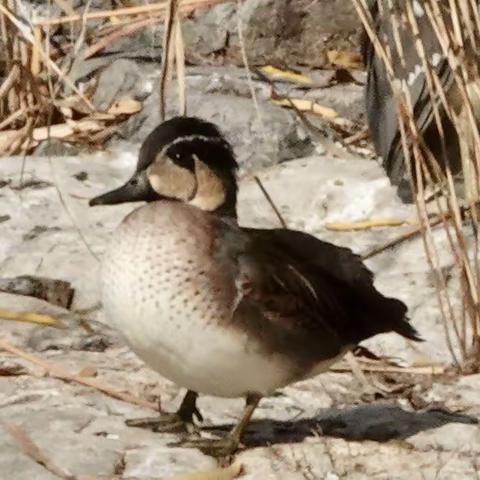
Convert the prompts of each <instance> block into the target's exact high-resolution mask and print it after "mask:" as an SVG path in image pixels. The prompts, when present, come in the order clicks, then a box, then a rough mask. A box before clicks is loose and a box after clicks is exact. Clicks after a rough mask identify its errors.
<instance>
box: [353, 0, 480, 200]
mask: <svg viewBox="0 0 480 480" xmlns="http://www.w3.org/2000/svg"><path fill="white" fill-rule="evenodd" d="M427 3H428V2H427ZM427 7H428V5H427V4H426V3H424V2H423V1H419V0H413V2H412V4H411V8H412V14H413V17H414V21H415V22H416V23H417V26H418V33H414V32H413V31H412V28H411V27H410V25H409V23H408V21H407V19H406V9H405V2H403V1H402V2H393V4H391V2H390V1H388V2H387V1H386V0H370V1H369V2H368V8H369V12H370V15H371V18H372V25H373V26H374V29H373V30H374V33H375V34H376V35H377V36H378V37H379V38H380V39H381V41H382V44H383V45H384V46H385V48H386V50H387V51H390V53H391V65H392V73H393V78H394V80H395V82H398V85H400V86H401V90H402V92H403V94H404V95H406V98H410V99H411V105H412V112H413V117H414V120H415V123H416V126H417V128H418V131H419V133H420V135H421V136H422V139H423V142H424V145H425V148H426V150H427V151H429V152H430V153H431V154H432V158H433V160H434V166H431V167H430V172H431V173H433V178H437V179H439V180H441V178H442V177H443V176H444V174H445V172H446V169H447V167H448V168H449V169H450V171H451V173H452V175H453V177H454V180H455V183H456V191H457V193H458V194H459V195H460V197H461V198H466V197H472V196H474V194H473V193H472V192H474V191H476V190H477V188H476V187H474V186H471V185H470V186H468V185H463V175H462V172H463V170H465V169H467V168H469V167H467V166H465V165H463V164H462V157H465V158H467V157H469V156H470V155H471V154H472V152H474V148H475V147H474V136H473V133H472V134H467V132H469V131H470V130H471V127H470V126H469V125H468V112H467V109H466V108H465V103H464V101H463V98H462V95H461V93H460V89H459V86H458V84H457V82H456V81H455V79H454V74H453V71H452V68H451V65H450V63H449V61H448V59H447V57H446V56H445V54H444V53H443V49H442V46H441V43H440V41H439V39H438V37H437V34H436V31H435V28H434V27H433V26H432V23H431V21H430V16H429V14H428V13H427ZM450 7H451V5H450V2H449V1H448V0H440V1H439V2H437V8H438V9H439V12H440V16H441V18H442V21H443V22H445V25H447V26H448V28H450V29H452V20H451V18H452V14H451V11H450ZM392 18H395V19H396V24H397V25H398V32H399V33H398V38H399V39H400V43H401V46H402V52H401V54H400V52H399V49H398V47H397V41H396V38H395V33H394V32H395V28H394V22H393V21H392ZM418 39H420V40H421V44H422V48H423V49H424V52H425V58H426V61H427V62H429V64H430V67H431V69H432V70H433V71H435V72H436V74H437V75H438V79H439V84H440V85H441V88H442V90H443V91H444V92H445V96H446V100H447V102H448V104H449V105H450V106H451V108H452V110H453V112H454V113H455V115H457V116H458V119H459V121H461V122H465V125H466V126H465V128H463V127H462V128H461V130H462V131H465V132H466V133H465V135H464V137H465V138H464V139H465V140H466V147H465V146H464V145H462V142H461V140H460V138H459V134H458V131H457V128H456V127H455V124H454V122H453V121H452V119H451V118H450V116H449V115H448V114H447V112H446V110H445V108H444V107H443V105H442V102H441V100H440V97H439V95H435V98H432V95H431V93H430V89H429V88H428V85H427V79H426V74H425V68H424V65H423V63H422V60H421V58H420V57H419V54H418V52H417V47H416V44H417V43H418ZM468 48H469V42H468V41H466V40H465V49H468ZM360 49H361V55H362V57H363V63H364V66H365V69H366V72H367V77H366V86H365V104H366V118H367V124H368V129H369V132H370V136H371V139H372V142H373V146H374V150H375V153H376V154H377V156H378V157H380V158H381V162H382V166H383V168H384V169H385V172H386V174H387V176H388V178H389V179H390V182H391V184H392V185H394V186H395V187H396V188H397V193H398V196H399V197H400V199H401V200H402V201H403V202H405V203H412V202H413V201H414V200H415V195H416V191H415V190H416V184H417V183H416V182H417V181H418V179H416V178H414V185H413V188H412V184H411V181H410V175H409V173H408V171H409V166H408V164H407V162H408V159H406V158H405V152H404V149H403V147H402V137H401V133H400V128H399V120H398V119H399V113H398V110H397V106H396V101H395V98H394V94H393V90H392V86H391V82H390V80H389V78H388V75H387V70H386V67H385V64H384V62H383V60H382V58H381V57H380V56H379V55H378V53H377V52H376V50H375V48H374V45H373V43H372V42H371V39H370V37H369V35H368V34H367V31H366V30H365V29H363V31H362V34H361V41H360ZM470 53H471V54H472V56H473V52H470ZM475 83H477V84H476V86H475ZM479 86H480V85H479V84H478V82H475V81H468V82H467V85H466V87H467V92H468V93H467V94H468V96H469V97H470V101H471V102H472V107H473V114H474V116H475V119H476V122H477V124H480V96H479V94H478V92H479V90H478V88H479ZM436 109H438V123H437V119H436V116H435V110H436ZM439 127H441V128H439ZM441 132H443V133H441ZM467 137H468V138H467ZM443 139H445V140H443ZM462 148H467V149H468V150H462ZM412 158H413V157H412ZM437 167H438V168H437ZM435 171H437V172H438V173H434V172H435ZM437 184H438V182H437ZM434 187H435V186H434ZM437 187H438V185H437ZM434 189H435V188H434Z"/></svg>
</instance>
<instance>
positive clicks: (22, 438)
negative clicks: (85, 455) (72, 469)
mask: <svg viewBox="0 0 480 480" xmlns="http://www.w3.org/2000/svg"><path fill="white" fill-rule="evenodd" d="M5 429H6V430H7V432H8V433H9V434H10V435H11V436H12V437H13V438H14V439H15V440H16V442H17V443H18V444H19V445H20V447H21V448H22V450H23V452H24V453H25V454H26V455H28V456H29V457H30V458H32V459H33V460H34V461H35V462H37V463H38V464H39V465H41V466H42V467H45V469H47V470H48V471H49V472H50V473H53V475H56V476H57V477H60V478H63V479H64V480H76V478H77V477H76V476H75V475H72V474H71V473H69V472H67V471H66V470H64V469H63V468H60V467H59V466H58V465H56V464H55V463H54V462H53V461H52V460H50V458H49V457H48V456H47V455H46V454H45V453H44V452H43V451H42V450H41V449H40V447H39V446H38V445H37V444H36V443H35V442H34V441H33V440H32V439H31V438H30V436H29V435H28V434H27V432H25V430H23V428H21V427H20V426H19V425H17V424H16V423H13V422H8V423H6V424H5Z"/></svg>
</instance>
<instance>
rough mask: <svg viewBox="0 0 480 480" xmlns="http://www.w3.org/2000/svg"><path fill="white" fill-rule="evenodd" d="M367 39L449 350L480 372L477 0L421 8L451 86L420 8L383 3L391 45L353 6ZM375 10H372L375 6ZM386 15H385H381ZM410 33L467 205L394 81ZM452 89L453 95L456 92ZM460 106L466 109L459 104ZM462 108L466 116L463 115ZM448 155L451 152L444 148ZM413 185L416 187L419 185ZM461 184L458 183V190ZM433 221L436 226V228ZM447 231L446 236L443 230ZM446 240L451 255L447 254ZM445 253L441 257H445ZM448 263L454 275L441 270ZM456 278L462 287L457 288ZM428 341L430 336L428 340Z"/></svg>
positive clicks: (360, 4)
mask: <svg viewBox="0 0 480 480" xmlns="http://www.w3.org/2000/svg"><path fill="white" fill-rule="evenodd" d="M353 2H354V5H355V8H356V10H357V12H358V14H359V16H360V19H361V21H362V23H363V25H364V28H365V30H366V33H367V34H368V36H369V38H370V40H371V41H372V43H373V46H374V48H375V53H376V55H377V56H378V57H379V58H381V59H382V61H383V63H384V64H385V68H386V72H387V76H388V79H389V82H390V85H391V87H392V91H393V93H394V99H395V105H396V108H397V112H398V119H399V128H400V134H401V143H402V149H403V153H404V158H405V162H406V167H407V170H408V173H409V176H410V180H411V185H412V188H413V189H414V191H415V193H416V197H415V203H416V208H417V213H418V217H419V220H420V230H421V233H422V236H423V240H424V246H425V251H426V256H427V259H428V262H429V264H430V268H431V271H432V273H433V277H434V279H435V286H436V291H437V296H438V301H439V307H440V311H441V318H442V326H443V330H444V332H445V337H446V343H447V345H448V349H449V351H450V354H451V357H452V360H453V363H454V365H455V366H456V367H457V368H458V369H459V370H461V371H464V372H470V371H478V370H479V369H480V308H479V294H480V283H479V282H480V268H479V259H478V248H479V244H478V226H479V224H478V200H479V186H480V173H479V172H480V158H479V157H480V148H479V147H480V137H479V132H478V125H477V121H476V117H475V106H476V102H478V99H480V91H479V87H478V85H479V83H478V82H479V80H480V79H479V72H478V68H477V67H478V64H479V61H478V60H479V59H478V57H477V55H476V52H478V51H479V50H478V47H479V45H480V18H479V12H478V6H477V1H476V0H445V1H441V2H439V1H438V0H424V1H423V2H421V5H422V7H423V9H424V11H425V15H426V16H427V17H426V18H428V20H429V21H430V22H431V25H432V27H433V31H434V33H435V35H436V37H437V38H438V41H439V44H440V46H441V50H442V54H443V55H444V56H445V58H446V59H447V62H448V64H449V67H450V69H451V76H450V78H449V81H445V77H442V78H441V77H440V75H439V72H438V69H435V68H434V67H433V66H432V63H433V62H432V59H431V58H429V55H430V54H429V53H428V49H427V48H426V47H425V45H424V43H423V40H424V39H423V38H422V36H421V35H420V29H419V25H418V18H417V17H416V16H415V5H414V0H401V1H400V2H399V1H398V0H385V1H384V2H379V4H380V15H382V14H383V13H387V14H388V15H389V18H390V22H391V28H392V33H393V35H392V36H393V39H394V41H393V42H390V43H388V42H385V41H383V38H380V37H379V34H378V33H377V30H376V25H375V20H374V19H373V18H372V16H371V14H370V11H369V8H368V6H369V5H368V2H367V1H366V0H353ZM370 3H371V2H370ZM382 8H384V9H387V12H382V11H381V9H382ZM403 26H406V28H408V29H409V30H410V31H411V32H412V34H413V36H414V38H415V48H416V51H417V53H418V55H419V58H420V62H421V67H422V71H423V72H424V74H425V81H426V88H427V91H428V93H429V96H430V98H431V99H434V100H433V101H432V109H433V119H434V121H435V123H436V125H437V127H438V130H439V134H440V139H441V142H442V144H443V146H444V147H446V145H447V143H448V141H449V139H448V138H445V134H444V131H443V129H442V123H441V116H442V115H448V117H449V118H450V119H451V121H452V122H453V124H454V126H455V129H456V131H457V133H458V135H459V139H460V143H461V157H462V158H461V161H462V178H463V182H464V185H463V187H464V188H463V190H464V197H463V198H460V197H459V195H458V193H457V191H458V188H456V182H455V178H454V175H453V174H452V172H451V171H450V169H449V167H448V162H447V168H446V171H445V172H443V171H441V170H440V169H439V168H438V165H437V163H436V161H435V159H434V158H433V155H432V153H431V152H430V151H429V150H428V148H427V147H426V145H425V142H424V139H423V137H422V131H421V128H420V127H419V126H418V125H417V123H416V119H415V116H414V114H413V112H414V105H413V102H412V98H411V95H410V92H409V91H408V90H407V89H404V88H401V83H399V82H398V79H396V78H395V71H394V67H393V62H392V58H394V57H396V58H399V59H400V62H401V64H403V65H404V64H405V58H404V48H403V47H404V45H402V43H401V41H400V38H401V34H400V30H401V28H403ZM453 88H454V89H455V90H453ZM452 91H456V92H457V102H456V104H457V106H456V105H455V103H454V102H453V100H452V94H451V93H452ZM458 98H460V102H458ZM458 103H460V105H461V108H458ZM445 151H446V148H445ZM414 178H415V179H416V180H415V181H414ZM432 184H435V185H437V186H440V189H439V190H440V191H439V193H438V194H437V195H434V196H433V200H432V199H431V198H430V199H429V198H428V195H427V193H426V192H427V190H428V189H429V188H431V186H432ZM457 184H458V182H457ZM432 219H434V220H432ZM440 229H441V230H442V231H443V235H442V234H441V232H439V230H440ZM445 239H446V244H447V246H448V251H445V247H444V246H443V245H445ZM442 248H443V250H442ZM447 256H450V257H451V258H452V260H453V263H454V269H453V270H454V271H453V275H452V272H448V271H446V270H447V269H445V268H442V266H443V265H444V264H445V261H444V260H445V258H446V257H447ZM451 278H455V279H459V285H458V286H453V285H452V281H451ZM426 336H427V337H428V332H427V333H426Z"/></svg>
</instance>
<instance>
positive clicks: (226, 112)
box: [121, 68, 315, 171]
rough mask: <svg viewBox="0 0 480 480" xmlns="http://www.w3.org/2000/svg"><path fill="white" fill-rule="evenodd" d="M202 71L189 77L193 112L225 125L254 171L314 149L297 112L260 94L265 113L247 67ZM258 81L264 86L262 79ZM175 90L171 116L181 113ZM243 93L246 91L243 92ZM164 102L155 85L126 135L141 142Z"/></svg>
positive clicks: (245, 164) (241, 160)
mask: <svg viewBox="0 0 480 480" xmlns="http://www.w3.org/2000/svg"><path fill="white" fill-rule="evenodd" d="M198 72H199V69H198V68H197V69H195V70H194V71H193V72H192V73H191V75H190V76H189V78H188V87H187V94H188V97H187V104H188V111H189V113H190V114H192V115H195V116H199V117H201V118H204V119H206V120H210V121H212V122H214V123H217V124H218V125H219V126H220V127H221V129H222V131H223V132H224V133H225V135H226V137H227V139H228V140H229V141H230V142H231V143H232V145H233V147H234V149H235V152H236V155H237V158H238V160H239V163H240V166H241V167H242V169H244V170H248V171H251V170H252V169H253V168H261V167H265V166H271V165H275V164H276V163H279V162H283V161H286V160H290V159H292V158H298V157H303V156H306V155H309V154H311V153H312V152H313V151H314V148H315V147H314V144H313V142H312V139H311V138H310V135H309V134H308V133H307V132H306V131H305V129H304V128H303V127H302V125H301V123H299V121H298V119H297V117H296V114H295V113H294V112H292V111H289V110H287V109H283V108H281V107H278V106H276V105H273V104H272V103H271V102H270V101H269V100H268V101H265V100H262V99H259V112H260V114H259V112H258V111H257V110H256V108H255V104H254V103H253V101H252V100H251V98H250V91H249V89H248V85H247V82H246V79H245V74H244V72H243V71H242V70H240V69H234V68H228V69H223V70H221V74H218V73H211V72H210V71H208V70H207V71H206V70H201V71H200V72H201V73H200V75H201V76H200V77H199V75H198ZM242 76H243V78H242ZM255 83H256V86H257V88H258V89H259V90H260V89H261V87H260V86H259V82H255ZM154 84H155V85H157V84H158V82H157V81H155V82H154ZM242 87H243V90H242ZM232 90H234V91H233V94H232ZM260 91H261V90H260ZM169 93H170V94H169V96H168V102H167V106H168V107H169V109H168V112H167V113H168V115H167V117H170V116H173V115H175V114H176V101H177V100H176V97H175V90H174V89H172V90H171V91H170V92H169ZM238 93H241V94H243V95H245V96H238V95H237V94H238ZM159 104H160V100H159V94H158V91H157V90H154V92H153V94H152V95H151V96H150V97H148V99H147V100H146V101H145V102H144V107H143V110H142V111H141V112H140V113H139V114H138V115H135V116H133V117H131V118H130V119H129V120H128V121H127V122H126V123H125V124H124V125H123V126H122V128H121V135H122V137H124V138H128V139H130V141H133V142H137V143H141V142H142V141H143V140H144V139H145V137H146V136H147V135H148V134H149V133H150V132H151V130H153V129H154V128H155V127H156V126H157V125H158V124H159V123H160V111H159Z"/></svg>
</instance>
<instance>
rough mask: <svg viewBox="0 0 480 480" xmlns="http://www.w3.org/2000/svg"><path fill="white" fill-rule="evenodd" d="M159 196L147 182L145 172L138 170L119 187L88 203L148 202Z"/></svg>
mask: <svg viewBox="0 0 480 480" xmlns="http://www.w3.org/2000/svg"><path fill="white" fill-rule="evenodd" d="M159 198H160V197H159V196H158V195H157V194H156V193H155V192H154V191H153V189H152V187H151V186H150V184H149V183H148V178H147V176H146V174H145V173H144V172H140V173H135V175H134V176H133V177H132V178H131V179H130V180H129V181H128V182H127V183H125V184H124V185H122V186H121V187H118V188H116V189H115V190H111V191H110V192H107V193H104V194H103V195H99V196H98V197H95V198H92V199H91V200H90V201H89V202H88V204H89V205H90V206H91V207H94V206H96V205H116V204H118V203H128V202H150V201H153V200H158V199H159Z"/></svg>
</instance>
